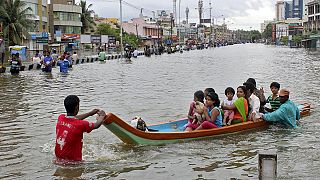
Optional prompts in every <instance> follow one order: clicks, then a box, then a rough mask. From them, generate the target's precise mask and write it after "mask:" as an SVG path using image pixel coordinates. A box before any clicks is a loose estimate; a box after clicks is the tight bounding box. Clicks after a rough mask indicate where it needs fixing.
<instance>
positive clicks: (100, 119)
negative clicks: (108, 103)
mask: <svg viewBox="0 0 320 180" xmlns="http://www.w3.org/2000/svg"><path fill="white" fill-rule="evenodd" d="M95 114H97V115H98V116H97V117H96V120H97V121H96V122H95V123H94V129H98V128H99V127H100V126H101V124H102V123H103V122H104V120H105V119H106V117H107V116H109V115H110V114H109V113H108V114H106V112H104V110H98V112H96V113H95ZM93 115H94V114H93Z"/></svg>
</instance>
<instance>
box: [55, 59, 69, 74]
mask: <svg viewBox="0 0 320 180" xmlns="http://www.w3.org/2000/svg"><path fill="white" fill-rule="evenodd" d="M58 66H60V72H62V73H68V70H69V66H70V62H69V61H68V60H67V59H66V58H65V56H64V55H62V56H61V58H60V60H59V61H58Z"/></svg>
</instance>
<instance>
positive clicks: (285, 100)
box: [261, 89, 300, 128]
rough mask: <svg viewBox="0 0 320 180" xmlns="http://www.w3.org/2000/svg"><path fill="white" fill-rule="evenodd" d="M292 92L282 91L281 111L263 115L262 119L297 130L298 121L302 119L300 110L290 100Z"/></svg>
mask: <svg viewBox="0 0 320 180" xmlns="http://www.w3.org/2000/svg"><path fill="white" fill-rule="evenodd" d="M289 94H290V91H289V90H288V89H281V90H280V93H279V99H280V103H281V106H280V107H279V109H277V110H275V111H273V112H271V113H267V114H263V115H262V117H261V118H262V119H263V120H265V121H270V122H277V123H280V124H282V125H285V126H287V127H290V128H297V123H296V121H297V120H299V119H300V111H299V108H298V107H297V106H296V105H295V104H294V103H293V102H292V101H290V99H289Z"/></svg>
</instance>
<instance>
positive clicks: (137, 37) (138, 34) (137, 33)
mask: <svg viewBox="0 0 320 180" xmlns="http://www.w3.org/2000/svg"><path fill="white" fill-rule="evenodd" d="M136 33H137V39H139V34H138V24H136Z"/></svg>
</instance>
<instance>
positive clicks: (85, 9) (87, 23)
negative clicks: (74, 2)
mask: <svg viewBox="0 0 320 180" xmlns="http://www.w3.org/2000/svg"><path fill="white" fill-rule="evenodd" d="M79 6H80V7H81V9H82V14H81V22H82V28H81V34H84V33H85V32H86V31H88V30H93V29H94V26H95V25H96V23H95V22H94V20H93V18H92V17H91V14H92V13H94V11H93V10H90V8H91V7H92V4H89V5H88V6H87V2H86V1H83V0H81V1H80V4H79Z"/></svg>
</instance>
